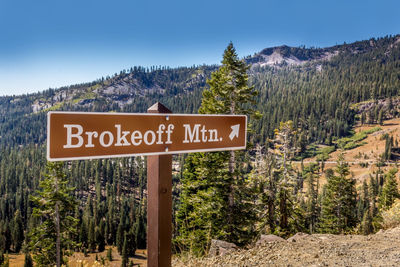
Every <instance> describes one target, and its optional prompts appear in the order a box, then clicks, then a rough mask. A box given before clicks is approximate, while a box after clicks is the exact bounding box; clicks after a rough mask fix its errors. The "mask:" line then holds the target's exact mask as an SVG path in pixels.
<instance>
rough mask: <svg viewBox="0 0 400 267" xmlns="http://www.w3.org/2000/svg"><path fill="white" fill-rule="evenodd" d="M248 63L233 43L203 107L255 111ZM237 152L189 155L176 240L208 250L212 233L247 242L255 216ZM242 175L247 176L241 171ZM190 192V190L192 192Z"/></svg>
mask: <svg viewBox="0 0 400 267" xmlns="http://www.w3.org/2000/svg"><path fill="white" fill-rule="evenodd" d="M247 70H248V67H247V66H246V64H245V62H244V61H242V60H239V58H238V56H237V54H236V51H235V48H234V47H233V44H232V43H230V44H229V45H228V47H227V48H226V50H225V51H224V55H223V60H222V66H221V67H220V68H219V69H218V70H217V71H215V72H213V73H212V75H211V79H210V80H208V81H207V83H208V85H209V86H210V88H209V89H205V90H204V91H203V98H202V103H201V106H200V109H199V113H202V114H246V115H254V114H256V113H255V111H254V110H253V109H252V108H251V107H250V105H249V104H251V103H254V102H253V101H254V99H253V98H254V96H255V95H256V94H257V93H256V92H255V91H254V87H250V86H248V85H247V81H248V75H247V73H246V72H247ZM238 157H239V153H237V152H234V151H232V152H215V153H197V154H194V155H191V156H189V157H188V158H187V160H186V164H185V172H184V177H183V179H182V196H181V205H180V207H179V210H178V213H177V223H178V225H179V230H178V235H177V238H176V241H177V242H178V243H180V245H179V246H180V247H181V249H194V250H196V251H197V252H195V253H196V254H202V253H204V251H205V249H206V246H207V244H209V242H210V241H211V238H220V239H223V240H226V241H229V242H235V243H239V244H243V243H244V242H246V239H247V238H248V237H249V232H248V231H247V230H248V229H249V228H248V220H249V219H252V218H253V216H252V215H251V214H249V211H251V209H248V207H247V206H246V205H244V204H246V201H244V200H243V199H242V198H243V197H244V194H245V192H244V191H245V186H244V184H243V180H244V179H243V173H241V171H240V168H238V165H239V164H238V163H237V158H238ZM240 176H241V177H240ZM189 192H190V193H189Z"/></svg>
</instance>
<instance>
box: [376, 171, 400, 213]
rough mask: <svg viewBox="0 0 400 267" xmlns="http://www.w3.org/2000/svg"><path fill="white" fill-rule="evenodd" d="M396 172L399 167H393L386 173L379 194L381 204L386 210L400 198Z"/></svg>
mask: <svg viewBox="0 0 400 267" xmlns="http://www.w3.org/2000/svg"><path fill="white" fill-rule="evenodd" d="M396 173H397V169H395V168H393V169H390V170H389V171H388V172H387V174H386V175H385V183H384V185H383V188H382V192H381V194H380V196H379V205H380V207H381V208H382V209H384V210H387V209H390V207H391V206H392V205H393V203H394V202H395V200H396V199H398V198H400V193H399V189H398V184H397V180H396Z"/></svg>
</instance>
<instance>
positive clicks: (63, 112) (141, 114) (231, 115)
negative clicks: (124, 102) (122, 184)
mask: <svg viewBox="0 0 400 267" xmlns="http://www.w3.org/2000/svg"><path fill="white" fill-rule="evenodd" d="M52 114H84V115H88V114H92V115H123V116H125V115H126V116H128V115H129V116H132V115H140V116H143V115H144V116H164V117H170V116H176V117H179V116H191V117H193V116H196V117H197V116H198V117H210V116H211V117H227V116H228V117H244V118H245V132H244V135H245V145H244V146H240V147H223V148H210V149H196V150H179V151H168V152H165V151H164V152H151V153H134V154H118V155H100V156H85V157H69V158H50V116H51V115H52ZM246 146H247V116H246V115H234V114H182V113H126V112H121V113H117V112H80V111H77V112H74V111H49V112H47V148H46V150H47V154H46V158H47V161H51V162H55V161H71V160H87V159H89V160H90V159H106V158H123V157H136V156H157V155H171V154H184V153H195V152H216V151H231V150H242V149H246Z"/></svg>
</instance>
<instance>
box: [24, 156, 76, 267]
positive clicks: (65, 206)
mask: <svg viewBox="0 0 400 267" xmlns="http://www.w3.org/2000/svg"><path fill="white" fill-rule="evenodd" d="M46 168H47V172H46V178H45V179H44V180H42V181H41V182H40V190H37V191H36V193H37V196H33V197H32V198H31V200H32V202H33V204H34V206H35V207H34V209H33V214H32V215H33V216H34V217H37V218H39V219H40V221H41V223H40V224H38V225H36V227H34V228H33V229H32V231H31V232H30V234H29V237H30V243H29V246H30V251H31V252H32V253H33V257H34V259H35V262H36V264H37V265H38V266H50V265H57V266H61V264H62V262H63V255H65V254H66V253H67V252H68V251H67V250H72V249H74V248H75V247H76V246H77V244H76V243H75V242H74V241H73V235H76V228H77V227H76V226H77V223H78V220H77V219H75V218H73V217H72V216H71V215H72V214H73V212H74V210H75V207H76V200H75V198H74V197H73V196H72V191H73V190H74V188H72V187H69V186H68V181H67V180H66V175H65V173H64V172H63V163H60V162H58V163H51V162H49V163H48V164H47V167H46Z"/></svg>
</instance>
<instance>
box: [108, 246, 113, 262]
mask: <svg viewBox="0 0 400 267" xmlns="http://www.w3.org/2000/svg"><path fill="white" fill-rule="evenodd" d="M107 260H108V261H113V256H112V248H108V249H107Z"/></svg>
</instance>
